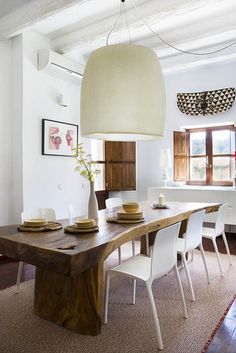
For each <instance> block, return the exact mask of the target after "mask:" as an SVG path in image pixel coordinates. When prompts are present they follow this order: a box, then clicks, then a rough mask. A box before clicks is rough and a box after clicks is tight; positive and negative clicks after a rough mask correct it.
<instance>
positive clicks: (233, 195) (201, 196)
mask: <svg viewBox="0 0 236 353" xmlns="http://www.w3.org/2000/svg"><path fill="white" fill-rule="evenodd" d="M160 194H164V195H165V197H166V202H167V203H168V201H182V202H184V201H189V202H220V203H227V205H228V208H227V213H226V222H225V223H226V224H230V225H236V190H235V189H233V188H232V187H214V186H212V187H207V186H202V187H200V186H182V187H168V186H167V187H150V188H148V200H149V201H150V202H153V201H158V196H159V195H160ZM214 219H215V215H214V214H209V215H207V216H206V221H207V222H214Z"/></svg>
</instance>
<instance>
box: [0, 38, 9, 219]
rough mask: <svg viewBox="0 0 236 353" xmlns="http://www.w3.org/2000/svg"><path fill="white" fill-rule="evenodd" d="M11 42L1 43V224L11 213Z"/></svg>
mask: <svg viewBox="0 0 236 353" xmlns="http://www.w3.org/2000/svg"><path fill="white" fill-rule="evenodd" d="M11 59H12V48H11V41H4V42H1V41H0V77H1V79H0V126H1V128H0V224H7V223H8V221H9V217H10V212H11V200H10V197H9V192H10V185H11V155H12V153H11V151H12V149H11V146H12V139H11V129H12V123H11Z"/></svg>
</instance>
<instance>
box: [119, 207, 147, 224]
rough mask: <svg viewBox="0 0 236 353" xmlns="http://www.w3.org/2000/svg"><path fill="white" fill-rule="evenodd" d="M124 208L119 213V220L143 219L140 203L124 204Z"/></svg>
mask: <svg viewBox="0 0 236 353" xmlns="http://www.w3.org/2000/svg"><path fill="white" fill-rule="evenodd" d="M122 207H123V208H122V209H121V210H119V211H117V219H118V220H129V221H137V220H142V219H143V211H142V210H140V208H139V203H138V202H128V203H124V204H123V205H122Z"/></svg>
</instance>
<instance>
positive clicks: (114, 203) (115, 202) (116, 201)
mask: <svg viewBox="0 0 236 353" xmlns="http://www.w3.org/2000/svg"><path fill="white" fill-rule="evenodd" d="M122 203H123V202H122V199H121V198H119V197H110V198H109V199H106V200H105V205H106V208H107V209H108V210H112V209H113V207H119V206H122ZM132 255H133V256H135V241H134V240H132ZM118 259H119V264H121V247H119V248H118Z"/></svg>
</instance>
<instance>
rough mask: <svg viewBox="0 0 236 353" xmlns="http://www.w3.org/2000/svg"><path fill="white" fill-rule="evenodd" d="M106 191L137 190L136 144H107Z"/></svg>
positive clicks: (109, 142) (107, 142) (110, 142)
mask: <svg viewBox="0 0 236 353" xmlns="http://www.w3.org/2000/svg"><path fill="white" fill-rule="evenodd" d="M105 163H106V173H105V178H106V190H107V191H125V190H136V145H135V142H113V141H106V142H105Z"/></svg>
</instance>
